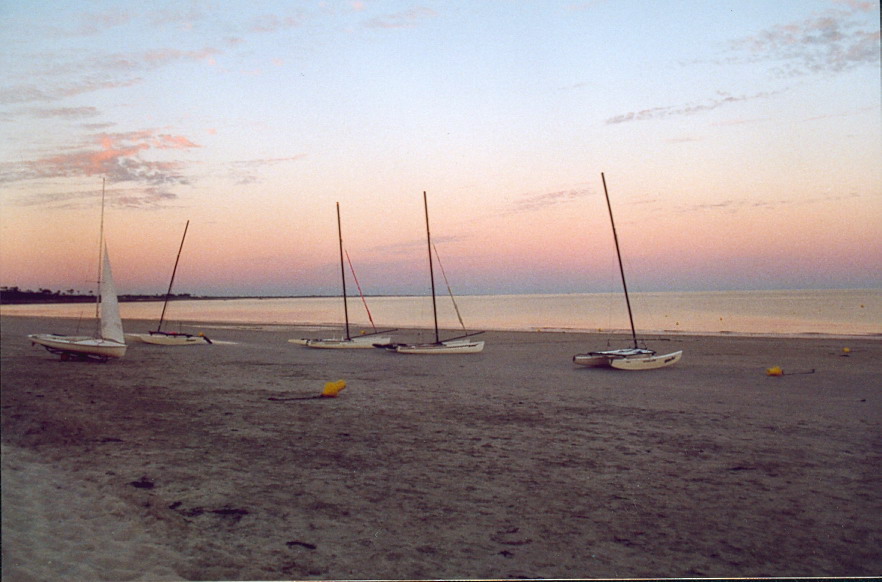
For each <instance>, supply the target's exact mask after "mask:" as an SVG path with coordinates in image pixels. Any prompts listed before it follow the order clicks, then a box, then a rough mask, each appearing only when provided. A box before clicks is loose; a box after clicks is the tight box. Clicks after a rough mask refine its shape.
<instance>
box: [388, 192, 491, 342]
mask: <svg viewBox="0 0 882 582" xmlns="http://www.w3.org/2000/svg"><path fill="white" fill-rule="evenodd" d="M423 206H424V208H425V211H426V240H427V242H428V246H429V279H430V281H431V283H432V313H433V315H434V323H435V341H434V342H430V343H429V342H427V343H413V344H404V343H391V344H390V343H386V344H383V343H376V344H374V345H375V347H378V348H383V349H386V350H388V351H390V352H397V353H399V354H476V353H478V352H480V351H482V350H483V349H484V342H483V341H475V340H473V339H471V338H472V337H473V336H476V335H479V334H482V333H484V332H483V331H474V332H471V333H465V334H464V335H461V336H457V337H453V338H450V339H446V340H443V341H442V340H441V337H440V335H439V333H438V304H437V301H436V299H435V271H434V268H433V264H432V263H433V261H432V248H433V247H432V233H431V231H430V229H429V203H428V200H427V198H426V193H425V192H423ZM436 253H437V249H436ZM439 266H441V265H440V263H439ZM442 270H443V268H442ZM446 278H447V277H446V275H445V279H446ZM449 289H450V286H449V285H448V291H449ZM450 297H451V298H453V293H451V294H450ZM454 307H455V308H456V302H455V301H454ZM456 311H457V315H458V314H459V308H456ZM459 320H460V323H462V317H460V319H459ZM463 331H465V325H463Z"/></svg>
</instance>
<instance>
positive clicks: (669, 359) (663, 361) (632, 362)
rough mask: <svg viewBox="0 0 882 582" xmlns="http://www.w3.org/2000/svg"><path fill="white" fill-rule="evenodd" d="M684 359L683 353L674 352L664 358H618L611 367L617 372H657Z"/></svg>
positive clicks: (663, 356)
mask: <svg viewBox="0 0 882 582" xmlns="http://www.w3.org/2000/svg"><path fill="white" fill-rule="evenodd" d="M682 357H683V352H682V351H679V352H672V353H670V354H664V355H662V356H658V355H655V356H643V357H641V356H635V357H631V358H618V359H615V360H612V361H611V362H610V363H609V365H610V366H611V367H613V368H616V369H617V370H656V369H658V368H666V367H667V366H673V365H674V364H676V363H677V362H679V361H680V358H682Z"/></svg>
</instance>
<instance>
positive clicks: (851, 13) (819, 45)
mask: <svg viewBox="0 0 882 582" xmlns="http://www.w3.org/2000/svg"><path fill="white" fill-rule="evenodd" d="M839 6H840V7H837V8H835V9H832V10H828V11H826V12H824V13H822V14H817V15H814V16H812V17H810V18H806V19H804V20H801V21H798V22H792V23H789V24H782V25H778V26H773V27H771V28H768V29H766V30H762V31H760V32H758V33H757V34H754V35H751V36H748V37H744V38H740V39H737V40H734V41H733V42H732V43H731V48H732V49H733V50H734V51H735V52H736V53H745V52H746V53H747V56H746V57H741V59H744V60H749V61H752V62H756V61H770V62H777V63H780V65H778V66H776V67H775V68H774V69H773V72H774V73H775V74H776V75H778V76H782V77H795V76H802V75H807V74H812V73H839V72H843V71H847V70H849V69H852V68H855V67H858V66H861V65H867V64H869V65H878V63H879V38H880V37H879V27H878V24H879V23H878V21H877V20H876V19H875V18H872V15H873V14H874V13H875V8H876V7H878V3H874V2H857V1H848V2H842V3H840V4H839ZM865 14H866V15H870V18H865V17H864V15H865ZM736 60H738V57H737V56H736Z"/></svg>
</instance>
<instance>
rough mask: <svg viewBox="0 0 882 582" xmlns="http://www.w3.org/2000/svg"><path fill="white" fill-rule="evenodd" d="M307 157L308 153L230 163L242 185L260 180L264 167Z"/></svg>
mask: <svg viewBox="0 0 882 582" xmlns="http://www.w3.org/2000/svg"><path fill="white" fill-rule="evenodd" d="M305 158H306V154H297V155H295V156H288V157H284V158H258V159H254V160H238V161H233V162H230V163H229V166H230V175H231V177H232V179H233V181H234V182H235V183H236V184H237V185H240V186H245V185H248V184H255V183H258V182H260V176H259V175H258V174H259V172H260V170H261V169H262V168H265V167H268V166H275V165H277V164H283V163H286V162H299V161H300V160H303V159H305Z"/></svg>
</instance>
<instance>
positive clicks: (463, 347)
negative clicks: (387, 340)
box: [394, 340, 484, 355]
mask: <svg viewBox="0 0 882 582" xmlns="http://www.w3.org/2000/svg"><path fill="white" fill-rule="evenodd" d="M394 348H395V351H396V352H398V353H399V354H433V355H434V354H438V355H441V354H477V353H479V352H481V351H482V350H483V349H484V342H483V341H479V342H473V341H469V340H453V341H446V342H440V343H437V344H397V345H395V346H394Z"/></svg>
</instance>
